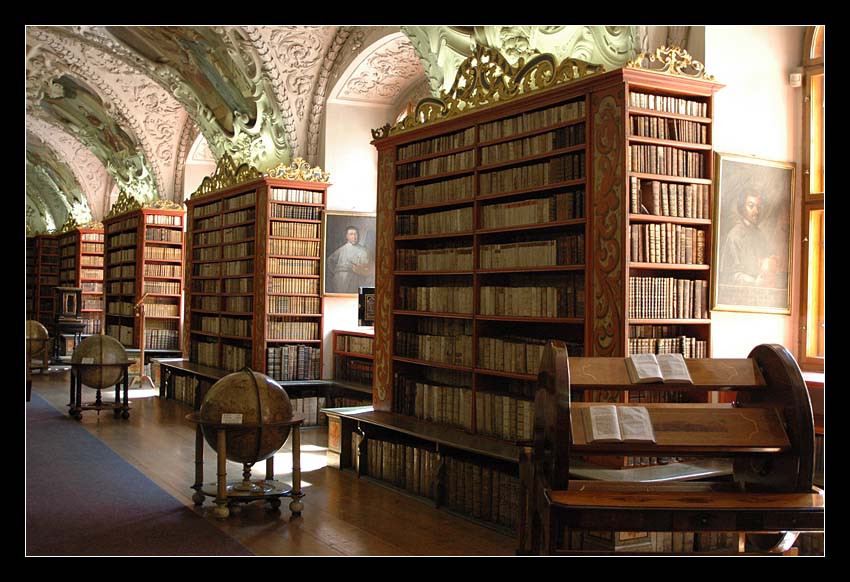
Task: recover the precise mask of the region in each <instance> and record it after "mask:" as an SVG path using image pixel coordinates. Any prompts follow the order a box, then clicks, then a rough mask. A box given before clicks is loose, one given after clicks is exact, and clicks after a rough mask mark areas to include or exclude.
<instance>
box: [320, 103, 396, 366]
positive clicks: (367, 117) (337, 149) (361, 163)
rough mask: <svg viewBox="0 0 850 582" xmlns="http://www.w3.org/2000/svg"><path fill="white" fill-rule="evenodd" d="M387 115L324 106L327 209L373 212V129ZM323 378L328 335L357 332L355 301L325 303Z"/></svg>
mask: <svg viewBox="0 0 850 582" xmlns="http://www.w3.org/2000/svg"><path fill="white" fill-rule="evenodd" d="M391 115H392V114H391V112H390V111H389V110H388V109H386V108H383V107H368V106H359V105H343V104H341V103H335V102H330V101H329V102H328V104H327V107H326V120H325V133H324V140H323V141H324V159H323V160H322V161H321V163H318V162H312V161H310V160H308V161H310V162H311V163H314V164H318V165H319V166H321V167H322V169H323V170H325V171H326V172H329V173H330V181H331V186H330V188H328V201H327V203H328V204H327V206H328V210H344V211H351V212H375V209H376V208H377V193H378V151H377V150H376V149H375V146H373V145H372V143H371V142H372V130H373V129H376V128H378V127H381V126H382V125H384V124H385V123H386V122H387V120H388V119H389V117H390V116H391ZM324 315H325V317H324V330H323V339H324V349H323V355H324V357H323V360H324V363H323V368H322V369H323V374H322V376H323V377H324V378H330V377H332V376H333V346H332V345H331V339H332V334H331V332H332V331H333V330H335V329H343V330H349V331H350V330H357V329H359V328H358V327H357V298H356V297H339V296H332V295H331V296H326V297H325V298H324Z"/></svg>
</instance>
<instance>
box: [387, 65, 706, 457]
mask: <svg viewBox="0 0 850 582" xmlns="http://www.w3.org/2000/svg"><path fill="white" fill-rule="evenodd" d="M664 56H669V57H670V59H669V60H667V62H668V63H669V62H672V63H673V64H672V65H671V66H670V68H669V69H668V70H667V71H663V72H662V71H656V70H649V67H653V66H654V65H653V64H652V63H655V62H661V63H663V62H665V59H664V58H661V59H657V60H656V59H653V61H652V62H650V59H649V58H648V55H641V57H639V58H638V59H636V61H635V62H634V63H632V64H630V66H628V67H624V68H622V69H617V70H614V71H609V72H605V71H602V70H601V68H600V67H597V66H593V65H588V64H587V63H581V62H579V61H575V60H572V59H567V60H565V61H563V62H561V63H558V62H557V59H555V58H554V57H552V56H551V55H541V56H539V57H535V59H532V60H531V61H529V62H528V63H525V65H524V67H519V66H517V67H512V66H511V65H510V64H509V63H508V62H507V61H506V60H505V59H504V58H503V57H502V56H501V55H499V54H498V53H497V52H495V51H491V50H490V49H483V48H479V49H476V54H475V55H473V57H470V58H469V59H467V60H466V61H465V62H464V63H463V64H462V65H461V69H460V70H459V72H458V76H457V79H456V82H455V86H454V87H453V89H452V91H451V92H450V93H449V94H444V95H443V98H442V99H433V98H429V99H424V100H423V101H421V102H420V103H419V105H418V106H417V108H416V111H415V112H414V114H412V115H410V116H409V117H408V118H407V119H405V120H403V121H402V122H400V123H399V124H397V125H396V126H393V127H390V126H385V127H383V128H381V129H379V130H375V131H373V136H374V137H375V140H374V141H373V144H374V145H375V147H376V148H377V150H378V210H377V220H378V233H379V235H378V236H379V238H378V263H377V273H376V280H377V281H378V284H377V286H376V314H375V378H374V381H375V386H374V394H373V406H374V408H375V410H376V411H387V412H390V413H393V414H396V415H399V416H401V417H405V418H410V417H415V418H417V419H419V420H425V421H429V422H436V423H439V424H441V425H443V426H446V427H451V430H462V431H464V432H465V433H472V435H475V436H477V437H479V438H480V439H482V443H483V442H484V441H485V440H487V439H489V438H494V437H495V438H497V439H500V440H502V441H508V442H509V443H523V442H527V441H529V440H530V438H531V436H532V435H531V431H532V426H533V417H532V404H533V402H532V400H533V387H534V385H535V383H536V374H537V368H538V365H539V358H540V353H541V351H542V347H543V345H544V344H545V342H546V341H547V340H550V339H558V340H563V341H565V342H566V343H567V345H568V348H569V352H570V354H573V355H584V356H624V355H627V354H628V353H629V350H630V346H631V347H632V348H634V349H635V350H638V349H640V350H641V351H642V350H648V349H652V350H658V349H662V350H667V349H675V350H676V351H682V350H683V349H687V350H690V351H686V352H685V353H686V357H694V356H695V355H696V354H697V352H696V351H695V349H694V346H695V345H696V343H697V340H699V342H700V343H699V346H700V349H701V350H702V351H701V352H700V355H702V356H703V357H707V356H708V354H709V346H708V345H707V343H708V340H709V338H710V319H708V303H707V301H706V299H705V298H706V297H707V296H708V294H707V289H708V282H709V280H710V268H709V265H710V263H711V261H710V256H709V253H710V248H711V245H710V240H709V239H710V236H711V215H710V209H711V207H712V203H711V196H712V178H713V158H712V146H711V136H712V112H713V95H714V93H715V92H716V91H717V90H718V89H720V88H721V85H720V84H718V83H716V82H714V81H713V80H711V79H709V78H708V77H707V76H706V75H704V74H703V73H702V71H701V70H698V69H701V65H699V63H694V64H693V65H691V68H690V70H684V63H685V61H687V62H690V57H687V59H683V58H680V57H681V56H682V55H681V53H679V51H678V49H673V50H671V51H669V52H668V53H667V54H666V55H664ZM674 69H675V70H674ZM547 72H548V73H547ZM461 80H462V81H463V82H460V81H461ZM532 87H534V89H532ZM680 107H681V109H680ZM673 108H675V109H673ZM653 185H655V187H656V189H657V190H658V192H659V204H658V208H656V207H655V206H652V205H650V206H647V204H646V203H648V202H649V200H650V198H649V197H650V196H651V194H652V188H653ZM641 192H647V193H648V194H647V196H642V195H640V194H639V193H641ZM662 192H663V193H664V194H665V195H666V196H667V199H666V203H665V204H663V205H662V204H661V203H660V200H661V199H660V196H661V193H662ZM633 195H634V197H636V199H635V201H636V202H638V204H633ZM680 198H681V199H682V203H681V204H680V203H679V199H680ZM641 200H643V201H644V202H645V203H644V206H646V209H645V210H644V209H643V208H642V207H641V206H640V204H639V202H640V201H641ZM672 200H675V202H676V209H675V212H674V211H671V209H670V204H671V201H672ZM698 200H699V202H697V201H698ZM697 204H699V208H697ZM680 207H681V208H680ZM697 210H698V211H699V213H697ZM650 213H652V214H650ZM650 235H652V236H651V237H650ZM686 235H687V238H686ZM632 237H635V239H634V240H633V238H632ZM641 237H642V239H641ZM641 240H643V241H644V243H646V242H650V241H651V242H650V245H649V246H648V247H647V246H646V245H645V244H637V243H640V242H641ZM698 243H699V244H700V249H701V252H700V254H699V260H697V258H696V256H697V252H696V245H697V244H698ZM680 247H681V251H680ZM647 248H648V249H649V252H650V254H648V255H646V254H644V255H638V254H637V253H639V252H643V253H646V252H647ZM653 250H654V251H653ZM683 336H684V337H686V338H688V339H682V337H683ZM659 338H660V340H659ZM639 339H641V340H643V343H639V341H638V340H639ZM650 339H654V340H655V341H654V342H650V341H647V340H650ZM677 342H678V344H677ZM650 344H651V347H647V346H648V345H650ZM676 345H678V346H679V347H678V348H676V347H675V346H676ZM659 346H660V347H659ZM671 346H673V347H671ZM682 346H684V348H683V347H682ZM588 396H589V397H590V399H605V398H606V395H605V394H604V391H603V392H602V393H600V394H592V395H588ZM423 432H424V431H423ZM482 450H484V447H482ZM485 454H486V453H482V455H485Z"/></svg>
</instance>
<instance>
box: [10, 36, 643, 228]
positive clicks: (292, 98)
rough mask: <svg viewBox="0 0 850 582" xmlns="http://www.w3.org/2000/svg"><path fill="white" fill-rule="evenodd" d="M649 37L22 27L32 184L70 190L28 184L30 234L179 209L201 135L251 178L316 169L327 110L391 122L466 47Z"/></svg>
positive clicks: (560, 47)
mask: <svg viewBox="0 0 850 582" xmlns="http://www.w3.org/2000/svg"><path fill="white" fill-rule="evenodd" d="M645 37H646V34H645V32H644V34H643V35H642V36H641V33H640V27H586V26H547V27H516V26H512V27H507V26H497V27H459V26H404V27H387V26H191V27H188V26H169V27H159V26H145V27H128V26H109V27H104V26H28V27H26V65H27V66H26V97H27V105H26V128H27V142H28V147H29V142H30V141H32V142H33V144H37V146H36V145H34V146H33V147H37V149H38V150H39V151H40V152H41V154H39V155H40V157H39V158H38V160H39V161H34V162H31V163H30V162H28V172H31V173H33V174H35V173H37V172H36V171H37V169H38V168H40V167H41V165H42V164H47V162H45V161H44V160H47V159H50V160H51V161H50V162H49V167H50V168H52V169H53V170H52V171H53V173H54V175H59V170H60V169H61V173H62V175H64V176H66V177H67V178H68V180H67V183H66V184H60V183H58V182H54V181H51V184H48V183H45V181H44V180H42V179H39V178H36V177H35V176H33V178H32V179H30V177H29V176H28V179H27V182H26V183H27V190H26V196H27V203H26V208H27V224H28V225H29V227H30V230H31V231H34V232H44V231H47V230H50V229H52V228H57V227H60V226H61V225H62V223H64V221H65V220H66V218H67V216H68V214H69V213H71V214H73V215H75V216H80V217H87V216H90V217H91V218H92V219H94V220H100V219H102V217H103V216H104V215H105V214H106V213H107V212H108V211H109V205H110V203H111V201H112V199H114V196H115V195H116V194H117V191H122V192H127V194H128V195H130V196H133V197H136V198H137V199H139V200H140V201H143V202H145V201H149V200H152V199H156V198H161V199H169V200H179V201H182V197H183V176H184V171H185V163H186V161H187V158H188V157H189V153H190V150H191V149H192V147H193V144H195V143H196V138H197V137H198V136H199V135H202V136H203V138H204V140H205V141H206V147H207V148H208V151H209V152H210V153H211V154H212V156H213V157H215V158H216V159H220V158H221V156H222V155H224V154H225V153H228V154H230V155H231V156H232V157H233V158H234V160H236V161H237V162H250V163H251V164H252V165H254V166H255V167H257V168H258V169H260V170H266V169H268V168H270V167H272V166H274V165H277V164H278V163H281V162H289V161H290V160H291V159H294V158H295V157H303V158H305V159H307V160H309V161H310V162H312V163H321V162H322V160H319V159H318V156H319V153H320V146H319V144H320V135H321V133H322V130H323V127H322V124H323V121H324V119H325V116H324V113H325V107H326V104H327V102H328V100H329V99H334V100H335V101H339V102H345V103H359V104H372V105H376V106H381V107H384V108H386V109H387V110H388V111H390V112H391V115H393V116H394V115H395V113H396V112H397V111H399V110H400V109H403V108H404V105H405V104H406V103H408V102H409V101H410V100H418V98H419V97H421V96H424V94H426V93H427V92H429V91H430V92H431V93H437V92H439V90H440V89H442V88H444V87H445V86H446V83H448V84H449V85H450V84H451V82H452V80H453V75H452V72H453V71H454V70H455V68H456V66H457V63H458V62H459V61H460V60H462V59H463V58H465V56H468V54H470V50H469V49H470V47H471V45H472V43H473V42H478V43H484V44H488V45H490V46H495V48H499V49H500V50H503V52H504V53H505V54H506V55H509V56H510V58H519V57H521V56H527V55H530V54H533V53H534V52H535V51H537V52H552V51H556V52H560V51H567V52H572V53H574V54H569V55H559V56H579V57H580V58H582V57H584V58H587V59H588V60H591V62H597V63H600V62H603V63H606V64H609V65H610V64H611V63H614V64H615V65H616V63H619V64H622V63H623V62H625V60H626V59H627V58H628V57H629V56H631V55H632V54H633V53H634V49H635V48H636V46H635V43H636V42H639V40H638V39H640V38H645ZM387 121H395V120H394V119H388V120H387ZM365 139H368V136H367V137H366V138H365ZM28 151H35V150H33V149H32V148H30V150H28ZM28 159H30V160H35V159H36V158H34V157H33V156H32V154H30V157H29V158H28ZM39 171H40V170H39ZM71 182H73V184H71Z"/></svg>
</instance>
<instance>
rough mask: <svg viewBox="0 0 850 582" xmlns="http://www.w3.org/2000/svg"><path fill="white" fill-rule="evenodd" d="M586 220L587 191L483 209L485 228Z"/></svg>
mask: <svg viewBox="0 0 850 582" xmlns="http://www.w3.org/2000/svg"><path fill="white" fill-rule="evenodd" d="M575 218H584V190H583V189H573V190H566V191H563V192H556V193H553V194H550V195H548V196H545V197H534V198H528V199H525V200H517V201H514V202H504V203H501V204H487V205H484V206H482V207H481V228H506V227H511V226H522V225H526V224H547V223H549V222H560V221H562V220H572V219H575Z"/></svg>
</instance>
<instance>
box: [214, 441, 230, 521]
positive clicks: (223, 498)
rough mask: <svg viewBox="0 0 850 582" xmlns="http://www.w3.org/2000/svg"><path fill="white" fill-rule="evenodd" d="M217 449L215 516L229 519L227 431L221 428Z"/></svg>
mask: <svg viewBox="0 0 850 582" xmlns="http://www.w3.org/2000/svg"><path fill="white" fill-rule="evenodd" d="M216 444H217V446H216V449H217V450H218V464H217V467H218V469H217V471H216V477H217V479H218V481H217V482H216V483H217V486H218V488H217V490H216V497H215V504H216V508H215V516H216V517H217V518H219V519H227V517H228V516H229V515H230V509H229V508H228V507H227V432H226V431H224V430H219V431H218V433H217V434H216Z"/></svg>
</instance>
